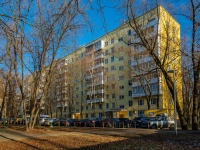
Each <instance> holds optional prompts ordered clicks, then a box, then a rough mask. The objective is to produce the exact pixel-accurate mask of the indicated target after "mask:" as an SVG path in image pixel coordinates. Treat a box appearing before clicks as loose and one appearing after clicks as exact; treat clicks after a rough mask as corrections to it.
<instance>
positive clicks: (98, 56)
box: [95, 54, 103, 59]
mask: <svg viewBox="0 0 200 150" xmlns="http://www.w3.org/2000/svg"><path fill="white" fill-rule="evenodd" d="M95 58H96V59H99V58H103V54H100V55H97V56H96V57H95Z"/></svg>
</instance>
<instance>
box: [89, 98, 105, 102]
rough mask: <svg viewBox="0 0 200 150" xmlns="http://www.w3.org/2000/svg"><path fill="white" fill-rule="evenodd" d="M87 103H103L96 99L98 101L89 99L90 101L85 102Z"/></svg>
mask: <svg viewBox="0 0 200 150" xmlns="http://www.w3.org/2000/svg"><path fill="white" fill-rule="evenodd" d="M86 102H87V103H101V102H104V99H103V98H98V99H91V100H87V101H86Z"/></svg>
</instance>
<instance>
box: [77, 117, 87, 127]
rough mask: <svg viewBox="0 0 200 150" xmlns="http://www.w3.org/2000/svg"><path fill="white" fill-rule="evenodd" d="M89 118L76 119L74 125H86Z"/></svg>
mask: <svg viewBox="0 0 200 150" xmlns="http://www.w3.org/2000/svg"><path fill="white" fill-rule="evenodd" d="M88 120H89V119H80V120H76V121H74V125H75V126H81V127H84V126H86V123H87V122H88Z"/></svg>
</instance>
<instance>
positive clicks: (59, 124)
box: [52, 119, 67, 126]
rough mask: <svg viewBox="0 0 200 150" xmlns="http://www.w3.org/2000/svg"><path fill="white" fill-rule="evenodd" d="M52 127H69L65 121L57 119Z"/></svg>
mask: <svg viewBox="0 0 200 150" xmlns="http://www.w3.org/2000/svg"><path fill="white" fill-rule="evenodd" d="M52 125H53V126H67V122H66V120H65V119H55V120H54V121H53V122H52Z"/></svg>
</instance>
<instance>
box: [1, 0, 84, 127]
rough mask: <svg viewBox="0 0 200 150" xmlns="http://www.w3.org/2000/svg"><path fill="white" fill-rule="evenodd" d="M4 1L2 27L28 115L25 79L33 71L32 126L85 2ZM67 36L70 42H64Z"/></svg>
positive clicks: (28, 125)
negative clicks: (58, 59) (57, 62)
mask: <svg viewBox="0 0 200 150" xmlns="http://www.w3.org/2000/svg"><path fill="white" fill-rule="evenodd" d="M2 5H4V7H3V8H4V10H5V11H4V13H3V11H2V13H1V14H0V17H1V18H0V20H1V29H2V30H1V31H2V32H3V33H5V35H6V40H7V41H9V42H10V44H9V45H8V47H7V49H8V50H9V51H8V54H9V56H10V60H11V61H12V62H13V65H14V71H15V75H16V79H17V84H18V87H19V88H20V92H21V99H22V101H23V104H24V117H25V119H26V107H25V106H26V104H25V102H26V101H25V93H24V80H25V73H26V74H27V73H29V74H31V76H30V77H29V82H30V88H31V90H30V96H29V99H30V102H31V104H32V106H31V110H30V120H31V121H30V123H29V124H27V121H26V127H27V130H29V129H32V128H33V127H34V124H35V122H36V119H37V116H38V113H39V111H40V108H41V106H42V104H43V101H44V98H45V95H46V92H47V89H48V87H49V85H50V83H51V78H52V72H53V70H54V69H55V66H56V61H55V59H56V58H57V57H59V55H62V53H63V51H64V50H66V48H69V47H68V46H67V45H68V44H69V43H70V38H69V37H70V35H72V34H73V32H74V31H75V30H77V29H78V28H79V27H80V25H81V24H80V20H81V19H82V16H83V15H84V12H83V11H84V5H83V7H82V6H81V4H80V2H79V1H78V0H75V1H73V0H70V1H64V0H63V1H52V2H43V1H40V0H37V1H35V2H33V1H13V2H12V3H11V2H8V3H5V4H2ZM33 8H34V9H33ZM44 8H45V9H44ZM5 12H6V13H5ZM64 40H65V41H67V42H63V41H64ZM19 76H20V77H21V78H19ZM19 79H20V80H19Z"/></svg>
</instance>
